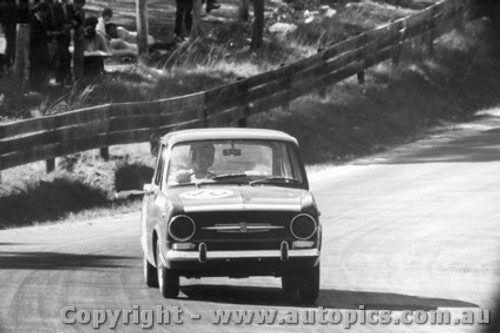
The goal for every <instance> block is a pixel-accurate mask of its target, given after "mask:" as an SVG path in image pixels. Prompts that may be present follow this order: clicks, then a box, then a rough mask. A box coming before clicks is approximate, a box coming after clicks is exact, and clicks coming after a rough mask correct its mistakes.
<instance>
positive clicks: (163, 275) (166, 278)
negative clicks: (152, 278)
mask: <svg viewBox="0 0 500 333" xmlns="http://www.w3.org/2000/svg"><path fill="white" fill-rule="evenodd" d="M156 251H157V252H156V254H157V255H156V260H157V267H158V268H157V271H158V287H159V289H160V292H161V294H162V295H163V297H165V298H176V297H177V296H178V295H179V289H180V287H179V275H178V274H176V273H174V272H173V271H172V270H170V269H168V268H166V267H164V266H163V263H162V261H161V259H160V256H159V255H160V243H158V246H157V249H156Z"/></svg>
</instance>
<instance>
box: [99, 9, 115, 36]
mask: <svg viewBox="0 0 500 333" xmlns="http://www.w3.org/2000/svg"><path fill="white" fill-rule="evenodd" d="M112 17H113V11H112V10H111V8H108V7H106V8H104V9H103V10H102V13H101V17H99V19H98V21H97V27H96V30H97V31H98V32H100V33H101V34H103V35H106V24H107V23H109V22H110V21H111V18H112Z"/></svg>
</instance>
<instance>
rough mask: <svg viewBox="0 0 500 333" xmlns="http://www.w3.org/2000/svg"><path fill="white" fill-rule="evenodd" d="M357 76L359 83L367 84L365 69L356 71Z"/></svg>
mask: <svg viewBox="0 0 500 333" xmlns="http://www.w3.org/2000/svg"><path fill="white" fill-rule="evenodd" d="M356 77H357V78H358V84H365V71H364V70H362V71H361V72H358V73H356Z"/></svg>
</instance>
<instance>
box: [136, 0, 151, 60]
mask: <svg viewBox="0 0 500 333" xmlns="http://www.w3.org/2000/svg"><path fill="white" fill-rule="evenodd" d="M136 14H137V49H138V53H139V56H142V55H146V54H148V35H149V24H148V7H147V0H136Z"/></svg>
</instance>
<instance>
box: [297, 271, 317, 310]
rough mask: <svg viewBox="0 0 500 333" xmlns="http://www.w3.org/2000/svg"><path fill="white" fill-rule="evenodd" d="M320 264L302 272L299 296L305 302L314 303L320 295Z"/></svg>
mask: <svg viewBox="0 0 500 333" xmlns="http://www.w3.org/2000/svg"><path fill="white" fill-rule="evenodd" d="M319 266H320V265H319V264H318V265H316V266H315V267H312V268H310V269H309V270H308V271H306V272H304V273H302V277H301V279H300V284H299V296H300V299H301V300H302V302H304V303H314V302H315V301H316V300H317V299H318V296H319Z"/></svg>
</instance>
